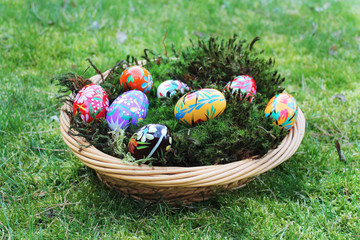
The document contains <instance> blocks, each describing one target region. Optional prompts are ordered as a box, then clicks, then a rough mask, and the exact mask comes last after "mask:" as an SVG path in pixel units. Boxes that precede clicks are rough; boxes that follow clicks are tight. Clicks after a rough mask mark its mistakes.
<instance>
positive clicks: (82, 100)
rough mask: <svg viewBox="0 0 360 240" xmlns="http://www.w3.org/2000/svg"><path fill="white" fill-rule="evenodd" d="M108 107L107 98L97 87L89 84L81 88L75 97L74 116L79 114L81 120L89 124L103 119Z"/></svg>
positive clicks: (102, 90) (100, 88)
mask: <svg viewBox="0 0 360 240" xmlns="http://www.w3.org/2000/svg"><path fill="white" fill-rule="evenodd" d="M108 107H109V98H108V96H107V94H106V92H105V91H104V89H102V87H100V86H99V85H96V84H89V85H86V86H85V87H83V88H82V89H81V90H80V91H79V92H78V94H77V95H76V97H75V100H74V104H73V110H74V115H76V114H77V113H78V112H79V113H80V116H81V119H82V120H83V121H84V122H86V123H90V122H92V121H93V120H94V119H99V118H102V117H105V114H106V111H107V110H108Z"/></svg>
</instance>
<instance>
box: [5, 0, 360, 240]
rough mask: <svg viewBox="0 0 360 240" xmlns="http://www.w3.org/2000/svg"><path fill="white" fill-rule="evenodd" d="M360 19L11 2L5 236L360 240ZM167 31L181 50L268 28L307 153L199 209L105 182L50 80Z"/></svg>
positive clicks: (324, 5) (326, 5)
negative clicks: (86, 161) (68, 136)
mask: <svg viewBox="0 0 360 240" xmlns="http://www.w3.org/2000/svg"><path fill="white" fill-rule="evenodd" d="M359 22H360V2H359V1H357V0H353V1H320V0H319V1H317V0H313V1H294V0H286V1H280V0H278V1H277V0H275V1H266V0H263V1H256V2H255V1H251V0H245V1H235V0H228V1H215V0H212V1H206V0H202V1H145V0H143V1H121V2H120V1H119V2H117V1H110V0H103V1H90V0H88V1H86V0H78V1H72V0H70V1H41V0H33V1H10V0H0V30H1V31H0V50H1V54H0V91H1V95H0V193H1V196H0V203H1V211H0V238H1V239H8V238H9V237H10V238H14V239H25V238H30V239H38V238H39V239H41V238H45V239H56V238H60V239H63V238H75V239H76V238H81V239H86V238H88V239H94V238H102V239H114V238H119V239H120V238H129V239H159V238H165V239H173V238H180V239H189V238H194V239H239V238H245V239H271V238H275V239H278V238H286V239H295V238H302V239H308V238H311V239H329V238H332V239H350V238H360V114H359V107H360V106H359V102H360V65H359V63H360V24H359ZM166 31H168V34H167V39H166V43H167V45H168V46H171V44H172V43H173V44H174V45H175V47H177V48H182V47H185V46H186V45H188V43H189V41H188V39H190V38H191V39H197V38H207V37H210V36H218V37H220V38H228V37H230V36H232V35H233V34H237V35H238V36H239V37H240V38H244V39H248V40H251V39H253V38H254V37H255V36H260V38H261V41H260V43H258V44H257V45H256V47H257V48H262V49H264V50H265V53H266V55H267V56H268V57H275V58H276V62H277V64H276V65H277V68H278V69H279V71H280V72H281V74H282V75H284V76H285V77H286V83H285V86H286V88H287V91H288V92H290V93H291V94H292V95H293V96H294V97H295V98H296V99H297V101H298V104H299V106H300V107H301V109H302V110H303V111H304V113H305V116H306V118H307V130H306V135H305V138H304V140H303V142H302V145H301V146H300V148H299V150H298V152H297V153H296V154H295V155H294V156H293V157H292V158H290V159H289V160H288V161H287V162H285V163H283V164H281V165H280V166H279V167H277V168H275V169H274V170H272V171H269V172H267V173H265V174H263V175H261V176H259V177H256V178H255V179H254V181H253V182H251V183H250V184H248V185H247V186H246V187H245V188H243V189H240V190H236V191H234V192H231V193H228V194H226V195H224V196H218V197H216V198H214V199H213V200H210V201H206V202H203V203H198V204H194V205H193V206H191V207H177V208H174V207H169V206H167V205H165V204H160V205H156V206H148V205H145V204H144V203H138V202H135V201H133V200H131V199H127V198H124V196H123V195H122V194H119V193H117V192H115V191H111V190H109V189H107V188H106V187H105V186H104V185H103V184H101V183H100V182H99V181H98V179H97V178H96V176H95V174H94V172H93V171H92V170H91V169H89V168H87V167H85V166H84V165H83V164H82V163H81V162H80V161H79V160H78V159H77V158H76V157H75V156H74V155H73V154H72V153H71V152H69V150H68V148H67V146H66V145H65V143H64V142H63V141H62V138H61V135H60V132H59V123H58V122H57V117H58V116H59V107H60V104H59V103H58V101H57V100H56V98H55V97H56V95H57V90H58V88H57V87H56V86H54V85H52V84H51V83H50V79H51V78H52V77H53V76H55V75H57V74H61V73H65V72H69V71H74V72H76V73H78V74H81V73H82V72H83V70H84V69H86V67H87V66H88V62H86V58H91V59H92V61H93V62H94V63H95V64H96V65H97V66H98V67H99V68H100V69H101V70H106V69H108V68H110V67H111V66H113V65H114V63H115V62H117V61H118V60H120V59H121V58H124V57H125V56H126V55H127V54H133V55H136V56H140V55H141V54H142V50H143V49H144V48H150V49H154V50H156V51H157V52H159V53H162V52H163V51H164V48H163V46H162V43H161V41H162V39H163V37H164V35H165V33H166ZM125 36H126V37H127V38H126V39H125ZM94 74H95V72H94V71H93V70H89V71H88V72H87V73H86V74H85V76H87V77H90V76H91V75H94ZM336 94H343V95H344V97H345V98H346V100H345V101H342V100H341V99H339V98H336V97H335V98H334V96H335V95H336ZM335 140H338V141H339V143H340V145H341V147H342V150H343V153H344V155H345V157H346V162H343V161H340V160H339V157H338V154H337V152H336V148H335V145H334V141H335Z"/></svg>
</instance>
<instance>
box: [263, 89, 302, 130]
mask: <svg viewBox="0 0 360 240" xmlns="http://www.w3.org/2000/svg"><path fill="white" fill-rule="evenodd" d="M297 113H298V108H297V104H296V101H295V98H293V96H291V95H290V94H287V93H280V94H278V95H275V96H274V97H272V98H271V99H270V101H269V102H268V104H267V106H266V108H265V116H266V117H268V116H271V117H272V118H273V119H274V120H275V122H274V124H275V125H278V126H280V127H284V128H285V129H286V130H289V129H290V128H291V127H292V126H293V125H294V123H295V121H296V117H297Z"/></svg>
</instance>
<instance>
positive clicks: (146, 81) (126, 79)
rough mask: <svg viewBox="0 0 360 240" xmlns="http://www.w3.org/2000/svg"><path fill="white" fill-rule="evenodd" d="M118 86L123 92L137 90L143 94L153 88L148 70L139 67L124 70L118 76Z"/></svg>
mask: <svg viewBox="0 0 360 240" xmlns="http://www.w3.org/2000/svg"><path fill="white" fill-rule="evenodd" d="M120 85H121V86H123V87H124V90H125V91H128V90H139V91H141V92H143V93H145V94H147V93H149V92H150V91H151V89H152V87H153V79H152V77H151V75H150V73H149V71H148V70H146V69H145V68H143V67H140V66H132V67H128V68H126V69H125V70H124V71H123V72H122V73H121V76H120Z"/></svg>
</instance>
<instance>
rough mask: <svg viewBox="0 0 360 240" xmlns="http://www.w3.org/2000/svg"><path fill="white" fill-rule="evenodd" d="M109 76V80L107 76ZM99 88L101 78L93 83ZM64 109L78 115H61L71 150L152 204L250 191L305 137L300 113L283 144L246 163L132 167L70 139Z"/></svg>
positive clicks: (81, 140)
mask: <svg viewBox="0 0 360 240" xmlns="http://www.w3.org/2000/svg"><path fill="white" fill-rule="evenodd" d="M108 73H109V71H107V72H105V73H104V74H103V75H104V76H105V77H106V76H107V74H108ZM90 80H91V81H92V82H94V83H99V82H100V80H101V78H100V76H99V75H96V76H94V77H92V78H91V79H90ZM63 110H70V111H71V110H72V106H69V105H67V104H64V106H63V107H62V109H61V113H60V130H61V133H62V136H63V139H64V141H65V143H66V144H67V145H68V146H69V148H70V149H71V151H72V152H73V153H74V154H75V155H76V156H77V157H78V158H79V159H80V160H81V161H82V162H83V163H84V164H86V165H87V166H88V167H90V168H92V169H94V170H95V171H96V172H97V176H98V177H99V179H100V180H101V181H103V182H104V183H105V184H106V185H107V186H108V187H110V188H114V189H116V190H119V191H121V192H123V193H125V194H126V195H128V196H130V197H132V198H135V199H139V200H145V201H150V202H156V201H166V202H168V203H170V204H177V203H184V204H190V203H193V202H199V201H203V200H206V199H209V198H210V197H211V196H212V195H213V194H214V193H216V192H222V191H225V190H232V189H237V188H240V187H243V186H245V184H246V183H247V182H249V181H250V180H251V179H252V177H254V176H257V175H259V174H261V173H264V172H266V171H269V170H270V169H273V168H274V167H276V166H277V165H279V164H281V163H282V162H284V161H285V160H287V159H289V158H290V157H291V156H292V155H293V154H294V153H295V152H296V150H297V149H298V147H299V145H300V143H301V141H302V139H303V137H304V134H305V117H304V114H303V112H302V111H301V109H300V108H299V110H298V111H299V112H298V118H297V121H296V123H295V125H294V127H292V128H291V129H290V131H289V133H288V135H287V136H286V137H285V138H284V140H283V141H282V142H281V144H280V145H279V146H278V147H277V148H276V149H273V150H270V151H269V152H268V153H267V154H266V155H264V156H263V157H262V158H258V159H243V160H240V161H237V162H232V163H228V164H223V165H211V166H200V167H149V166H147V165H141V166H139V165H128V164H126V163H123V162H122V160H121V159H118V158H116V157H112V156H110V155H108V154H105V153H103V152H101V151H100V150H98V149H96V148H95V147H93V146H91V147H88V148H84V147H81V146H84V145H89V143H88V142H87V141H86V140H85V139H84V138H81V137H75V136H72V135H69V133H68V131H69V124H70V118H69V116H68V115H67V114H65V113H64V111H63Z"/></svg>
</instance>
